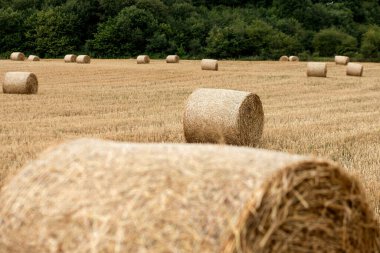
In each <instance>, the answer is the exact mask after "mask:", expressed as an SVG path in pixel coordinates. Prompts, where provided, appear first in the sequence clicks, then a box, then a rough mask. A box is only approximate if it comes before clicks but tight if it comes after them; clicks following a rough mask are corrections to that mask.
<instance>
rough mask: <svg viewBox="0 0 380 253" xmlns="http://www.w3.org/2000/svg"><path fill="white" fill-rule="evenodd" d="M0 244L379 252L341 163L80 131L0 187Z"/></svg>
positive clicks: (46, 248)
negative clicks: (95, 136) (82, 135)
mask: <svg viewBox="0 0 380 253" xmlns="http://www.w3.org/2000/svg"><path fill="white" fill-rule="evenodd" d="M0 203H1V205H0V235H1V236H0V248H1V249H2V251H1V252H2V253H21V252H22V253H25V252H28V253H48V252H49V253H50V252H74V253H79V252H81V253H82V252H105V253H106V252H107V253H108V252H155V253H164V252H165V253H166V252H183V253H190V252H202V253H211V252H212V253H214V252H224V253H234V252H244V253H249V252H262V253H269V252H278V253H282V252H366V253H377V252H378V250H377V249H378V238H379V236H380V233H379V224H378V223H377V221H376V220H375V218H374V214H373V212H372V211H371V210H370V209H369V207H368V204H367V202H366V198H365V196H364V194H363V192H362V189H361V186H360V185H359V183H358V181H357V180H356V179H355V178H352V177H351V176H349V175H347V174H346V173H345V172H344V171H343V170H342V169H341V168H340V167H339V166H338V165H336V164H335V163H332V162H329V161H326V160H321V159H315V158H311V157H303V156H296V155H289V154H285V153H279V152H273V151H266V150H260V149H252V148H241V147H231V146H216V145H185V144H128V143H116V142H110V141H100V140H83V139H82V140H77V141H73V142H69V143H66V144H62V145H60V146H58V147H56V148H52V149H50V150H49V151H47V152H45V153H44V154H43V155H41V156H40V157H39V158H38V159H37V160H35V161H33V162H31V163H29V164H28V165H26V166H25V167H24V168H23V169H22V170H21V172H20V173H19V174H18V175H16V176H15V177H14V178H13V179H12V180H11V181H10V182H9V183H8V184H7V185H5V186H4V187H3V188H2V189H1V192H0Z"/></svg>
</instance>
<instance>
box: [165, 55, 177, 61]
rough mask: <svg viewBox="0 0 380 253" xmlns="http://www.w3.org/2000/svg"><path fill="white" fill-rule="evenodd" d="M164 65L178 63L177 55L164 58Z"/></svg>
mask: <svg viewBox="0 0 380 253" xmlns="http://www.w3.org/2000/svg"><path fill="white" fill-rule="evenodd" d="M166 63H179V56H178V55H168V56H167V57H166Z"/></svg>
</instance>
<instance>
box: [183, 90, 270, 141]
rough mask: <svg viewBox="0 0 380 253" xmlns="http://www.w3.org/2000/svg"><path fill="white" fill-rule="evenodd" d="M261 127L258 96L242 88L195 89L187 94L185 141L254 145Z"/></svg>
mask: <svg viewBox="0 0 380 253" xmlns="http://www.w3.org/2000/svg"><path fill="white" fill-rule="evenodd" d="M263 127H264V112H263V107H262V104H261V101H260V98H259V96H257V95H256V94H253V93H249V92H244V91H236V90H224V89H197V90H195V91H194V92H193V93H192V94H191V95H190V97H189V98H188V100H187V103H186V108H185V112H184V116H183V128H184V134H185V138H186V141H187V142H195V143H197V142H204V143H226V144H232V145H245V146H256V145H257V143H258V142H259V140H260V138H261V135H262V133H263Z"/></svg>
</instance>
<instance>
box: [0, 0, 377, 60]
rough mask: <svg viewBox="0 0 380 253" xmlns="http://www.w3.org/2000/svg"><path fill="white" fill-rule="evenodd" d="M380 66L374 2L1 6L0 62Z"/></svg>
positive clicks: (74, 1) (11, 1) (81, 1)
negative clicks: (19, 57)
mask: <svg viewBox="0 0 380 253" xmlns="http://www.w3.org/2000/svg"><path fill="white" fill-rule="evenodd" d="M12 51H23V52H25V53H27V54H28V53H33V54H38V55H39V56H40V57H62V56H63V55H65V54H67V53H77V54H79V53H86V54H90V55H91V56H93V57H100V58H124V57H134V56H136V55H138V54H142V53H146V54H149V55H150V56H152V57H163V56H165V55H167V54H175V53H176V54H178V55H180V56H181V57H182V58H202V57H215V58H218V59H229V58H234V59H238V58H240V59H241V58H250V59H277V58H278V57H280V56H281V55H289V54H293V55H299V56H300V57H301V58H310V57H331V56H334V55H335V54H344V55H348V56H351V57H354V58H357V59H366V60H379V59H380V0H379V1H378V0H367V1H361V0H334V1H333V0H241V1H240V0H0V55H1V56H2V57H9V54H10V52H12Z"/></svg>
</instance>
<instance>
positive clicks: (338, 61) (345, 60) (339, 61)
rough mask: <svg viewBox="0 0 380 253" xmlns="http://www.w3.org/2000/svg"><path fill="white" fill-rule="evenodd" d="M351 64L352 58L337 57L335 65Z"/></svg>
mask: <svg viewBox="0 0 380 253" xmlns="http://www.w3.org/2000/svg"><path fill="white" fill-rule="evenodd" d="M349 62H350V58H349V57H347V56H341V55H336V56H335V63H336V64H337V65H347V64H348V63H349Z"/></svg>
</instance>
